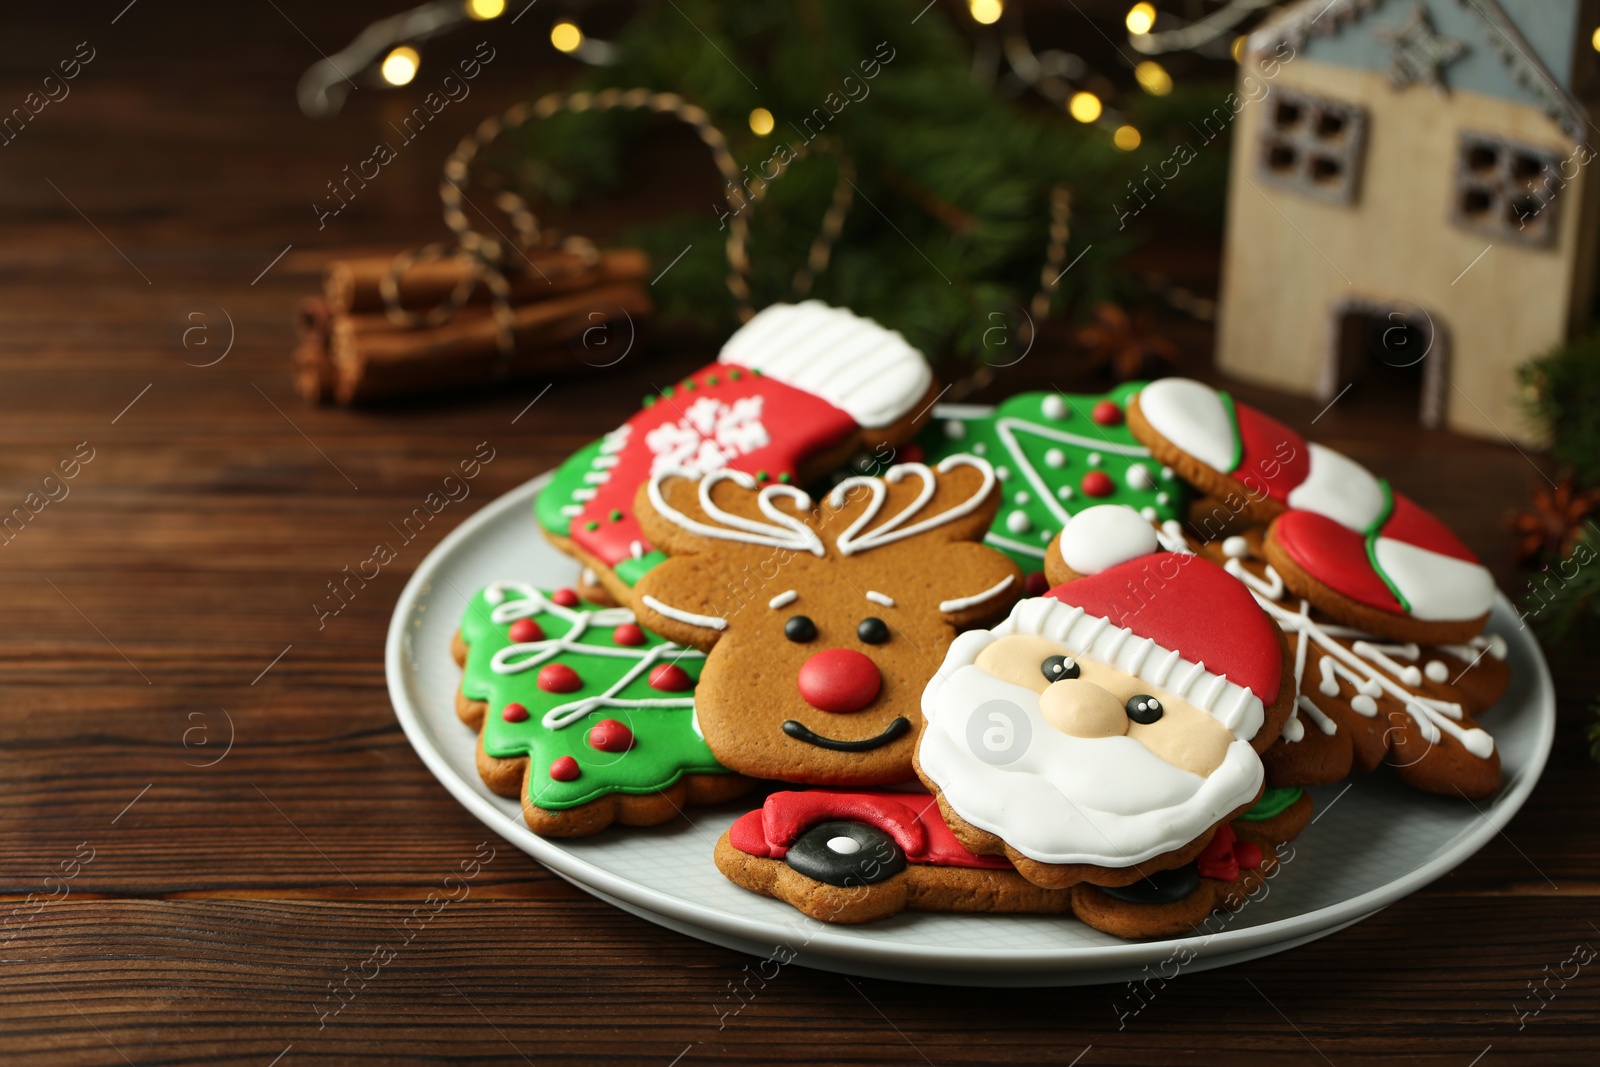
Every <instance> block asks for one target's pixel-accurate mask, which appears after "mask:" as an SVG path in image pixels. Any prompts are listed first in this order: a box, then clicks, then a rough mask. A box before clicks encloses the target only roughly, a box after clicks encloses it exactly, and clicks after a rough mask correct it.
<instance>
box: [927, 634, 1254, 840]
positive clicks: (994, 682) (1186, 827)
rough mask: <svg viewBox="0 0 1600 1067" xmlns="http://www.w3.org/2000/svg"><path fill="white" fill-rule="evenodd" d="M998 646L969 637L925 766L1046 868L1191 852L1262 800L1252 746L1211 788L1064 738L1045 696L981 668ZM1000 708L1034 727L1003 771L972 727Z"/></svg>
mask: <svg viewBox="0 0 1600 1067" xmlns="http://www.w3.org/2000/svg"><path fill="white" fill-rule="evenodd" d="M992 640H994V637H993V636H992V635H991V634H989V633H986V632H984V631H973V632H969V633H967V634H963V635H962V637H961V638H960V639H958V640H957V642H956V644H955V645H953V646H952V647H951V649H950V654H949V655H948V656H947V657H946V660H945V664H944V667H943V669H942V670H941V671H940V673H939V674H938V675H936V676H935V677H934V679H933V680H932V681H931V682H930V683H929V684H928V688H927V689H926V690H925V691H924V693H923V698H922V710H923V715H924V716H925V718H926V719H927V727H926V729H925V730H924V731H923V734H922V737H921V740H920V741H919V748H918V751H917V760H918V763H919V765H920V766H921V768H922V771H923V773H924V774H925V775H926V776H927V777H928V778H929V779H930V780H931V782H932V783H933V784H934V785H936V786H938V788H939V790H940V792H942V793H943V794H944V799H945V802H946V803H948V804H949V805H950V807H951V808H953V809H954V810H955V812H956V813H957V814H958V815H960V816H961V817H962V818H963V819H965V820H966V821H967V822H969V823H971V824H972V825H974V826H976V827H978V828H979V829H982V830H987V831H989V832H990V833H992V834H995V835H996V836H998V837H1000V838H1001V839H1002V840H1004V841H1005V842H1006V844H1008V845H1010V846H1011V847H1012V848H1014V849H1016V850H1017V851H1018V852H1020V853H1022V854H1023V855H1024V856H1027V857H1029V858H1030V859H1033V860H1037V861H1039V862H1041V863H1091V864H1096V865H1099V866H1104V867H1129V866H1132V865H1133V864H1136V863H1142V862H1144V861H1145V860H1148V859H1151V858H1152V857H1155V856H1158V855H1161V854H1162V853H1164V852H1171V851H1173V850H1174V849H1177V848H1181V847H1182V846H1184V845H1186V844H1188V843H1189V842H1191V841H1193V840H1194V839H1195V838H1197V837H1199V836H1200V835H1201V834H1202V833H1204V832H1205V831H1206V830H1207V829H1208V828H1209V827H1211V826H1212V825H1214V824H1215V823H1217V822H1219V821H1220V820H1221V819H1223V818H1224V817H1225V816H1227V815H1228V814H1229V813H1230V812H1232V811H1234V810H1235V809H1237V808H1240V807H1243V806H1244V805H1246V804H1249V803H1250V802H1251V801H1252V800H1254V799H1255V796H1256V793H1257V792H1258V791H1259V790H1260V788H1261V784H1262V781H1263V777H1264V772H1263V770H1262V766H1261V760H1260V759H1259V757H1257V755H1256V753H1255V750H1254V749H1252V748H1251V747H1250V745H1249V744H1248V743H1246V742H1244V741H1239V740H1235V741H1233V742H1232V743H1230V744H1229V746H1228V749H1227V753H1226V755H1225V756H1224V758H1223V761H1222V763H1221V765H1220V766H1218V767H1217V769H1216V770H1214V771H1213V772H1212V773H1211V774H1210V775H1209V776H1208V777H1205V778H1201V777H1199V776H1198V775H1195V774H1191V773H1189V772H1188V771H1184V770H1180V769H1178V768H1177V767H1174V766H1173V765H1171V764H1170V763H1167V762H1166V761H1164V760H1162V759H1161V758H1160V757H1158V756H1156V755H1155V754H1154V753H1152V752H1151V751H1150V750H1149V749H1147V748H1145V747H1144V746H1143V745H1142V744H1140V743H1139V742H1138V741H1135V740H1133V739H1132V738H1129V737H1109V738H1092V739H1091V738H1081V737H1074V736H1072V735H1070V734H1066V733H1062V732H1061V731H1059V730H1057V729H1055V728H1054V727H1052V726H1051V725H1050V724H1049V723H1047V722H1046V721H1045V719H1044V717H1043V716H1042V715H1041V714H1040V711H1039V697H1038V695H1037V694H1036V693H1034V692H1033V691H1032V690H1029V689H1024V688H1022V687H1021V686H1017V685H1012V684H1010V683H1007V682H1002V681H1000V680H999V679H997V678H995V677H994V676H993V675H991V674H989V673H987V672H986V671H984V670H982V669H981V668H979V667H977V666H974V665H973V663H972V660H973V658H974V657H975V656H976V655H977V653H978V652H980V651H981V650H982V649H983V648H984V647H985V646H986V645H988V644H989V642H990V641H992ZM992 700H1005V701H1008V702H1010V703H1011V704H1014V705H1015V706H1016V707H1017V708H1018V709H1019V710H1020V712H1021V714H1022V715H1023V717H1024V718H1025V719H1026V722H1027V732H1028V735H1029V737H1028V742H1027V743H1026V744H1025V745H1019V748H1020V755H1019V756H1018V758H1017V759H1016V760H1015V761H1014V762H1012V763H1009V764H1007V765H1005V766H996V765H994V764H992V763H989V762H987V761H985V760H984V759H981V758H980V757H979V756H978V755H977V753H976V752H975V751H974V745H973V744H972V743H971V742H969V740H968V738H971V737H981V736H982V734H983V732H984V730H985V729H988V728H989V726H990V723H989V722H988V721H987V720H986V719H980V721H979V722H978V723H973V722H972V719H973V718H974V716H975V714H976V713H977V712H978V709H979V708H980V707H981V706H982V705H984V704H985V703H987V702H989V701H992ZM1020 733H1021V727H1019V728H1018V735H1019V736H1020Z"/></svg>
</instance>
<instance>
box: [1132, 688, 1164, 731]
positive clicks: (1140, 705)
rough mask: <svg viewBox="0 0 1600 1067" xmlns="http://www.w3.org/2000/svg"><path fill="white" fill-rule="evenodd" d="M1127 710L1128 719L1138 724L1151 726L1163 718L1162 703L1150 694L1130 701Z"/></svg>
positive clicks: (1143, 694)
mask: <svg viewBox="0 0 1600 1067" xmlns="http://www.w3.org/2000/svg"><path fill="white" fill-rule="evenodd" d="M1125 710H1126V711H1127V712H1128V718H1130V719H1132V720H1133V721H1134V722H1136V723H1140V724H1142V725H1144V726H1149V725H1150V724H1151V723H1153V722H1155V721H1156V720H1157V719H1159V718H1161V701H1159V700H1157V699H1156V698H1155V697H1153V696H1150V695H1149V694H1148V693H1140V694H1139V695H1138V696H1136V697H1133V698H1131V699H1130V700H1129V701H1128V703H1127V704H1126V705H1125Z"/></svg>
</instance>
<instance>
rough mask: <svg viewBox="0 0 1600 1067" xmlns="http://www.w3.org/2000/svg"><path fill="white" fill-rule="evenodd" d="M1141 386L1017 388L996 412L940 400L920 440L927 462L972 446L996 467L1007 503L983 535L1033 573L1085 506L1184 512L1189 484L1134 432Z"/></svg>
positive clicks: (1162, 514)
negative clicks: (1132, 417)
mask: <svg viewBox="0 0 1600 1067" xmlns="http://www.w3.org/2000/svg"><path fill="white" fill-rule="evenodd" d="M1144 384H1145V383H1144V382H1127V383H1125V384H1123V385H1119V386H1117V387H1116V388H1115V389H1113V390H1111V391H1110V392H1109V393H1102V394H1100V395H1098V396H1081V395H1077V394H1072V393H1019V394H1017V395H1016V396H1014V397H1012V398H1010V399H1009V400H1007V401H1006V402H1005V403H1003V404H1001V405H1000V406H999V407H997V408H994V409H993V410H989V409H985V408H974V407H965V406H957V405H947V406H943V407H938V408H935V409H934V412H933V420H932V421H931V422H930V423H929V424H928V426H927V427H926V428H925V429H924V430H923V431H922V435H921V436H920V437H919V438H918V439H917V440H918V443H919V444H920V445H921V446H922V449H923V452H924V454H925V455H926V457H927V462H928V463H930V464H932V463H937V462H938V461H939V460H942V459H944V458H945V457H946V456H950V455H954V454H956V453H958V452H970V453H973V454H974V455H979V456H983V457H984V458H985V459H987V460H988V461H989V462H990V463H992V464H993V465H994V468H995V473H996V474H998V475H999V477H1000V481H1001V488H1002V490H1003V491H1004V493H1005V502H1004V503H1003V504H1002V505H1001V507H1000V511H999V513H997V514H996V515H995V518H994V523H993V525H991V526H990V527H989V533H988V535H987V536H986V537H985V538H984V541H985V543H986V544H988V545H989V546H990V547H992V548H998V549H999V550H1000V551H1002V552H1004V553H1005V554H1006V555H1008V556H1010V557H1011V558H1012V559H1013V560H1015V561H1016V562H1017V565H1018V566H1020V567H1021V568H1022V569H1023V570H1024V571H1029V572H1031V571H1037V570H1040V569H1041V568H1042V567H1043V565H1044V550H1045V546H1046V545H1048V544H1049V543H1050V539H1051V538H1053V537H1054V536H1055V535H1056V534H1057V532H1059V531H1060V529H1061V527H1062V526H1063V525H1064V524H1065V523H1066V520H1067V518H1068V517H1069V516H1070V515H1071V514H1072V513H1073V512H1075V511H1078V510H1080V509H1082V508H1086V507H1090V506H1092V505H1095V504H1127V505H1129V506H1131V507H1133V508H1134V509H1135V510H1137V511H1139V512H1141V513H1142V514H1143V515H1144V516H1145V517H1146V518H1149V519H1157V520H1161V521H1165V520H1167V519H1181V518H1182V517H1183V509H1184V505H1185V503H1186V502H1187V497H1186V493H1187V490H1186V489H1185V487H1184V485H1183V483H1182V482H1181V481H1179V479H1178V477H1177V476H1176V475H1175V474H1173V472H1172V471H1171V470H1170V469H1168V468H1165V467H1163V466H1162V465H1161V464H1160V463H1157V462H1155V461H1154V460H1153V459H1151V457H1150V451H1149V450H1148V449H1147V448H1145V447H1144V446H1143V445H1141V444H1140V443H1139V442H1138V441H1137V440H1135V439H1134V436H1133V434H1132V433H1130V432H1129V430H1128V420H1127V416H1126V410H1127V404H1128V400H1129V398H1131V397H1132V396H1133V394H1134V393H1137V392H1138V391H1139V390H1140V389H1141V388H1143V387H1144Z"/></svg>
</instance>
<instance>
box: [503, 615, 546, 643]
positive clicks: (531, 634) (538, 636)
mask: <svg viewBox="0 0 1600 1067" xmlns="http://www.w3.org/2000/svg"><path fill="white" fill-rule="evenodd" d="M510 636H511V640H513V641H515V642H517V643H518V644H521V643H523V642H525V641H543V640H544V628H543V627H542V626H540V625H539V624H538V623H536V622H534V621H533V620H532V619H518V620H517V621H516V622H514V623H512V624H511V633H510Z"/></svg>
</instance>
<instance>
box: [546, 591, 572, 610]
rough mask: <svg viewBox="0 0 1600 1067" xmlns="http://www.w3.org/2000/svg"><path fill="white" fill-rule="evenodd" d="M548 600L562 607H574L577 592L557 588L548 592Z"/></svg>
mask: <svg viewBox="0 0 1600 1067" xmlns="http://www.w3.org/2000/svg"><path fill="white" fill-rule="evenodd" d="M550 602H551V603H552V604H560V605H561V606H562V607H564V608H575V607H577V606H578V594H577V593H575V592H573V591H572V590H571V589H557V590H556V591H555V592H554V593H551V594H550Z"/></svg>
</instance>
